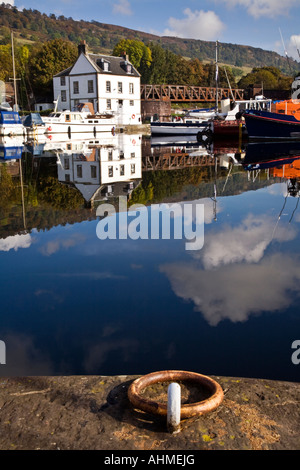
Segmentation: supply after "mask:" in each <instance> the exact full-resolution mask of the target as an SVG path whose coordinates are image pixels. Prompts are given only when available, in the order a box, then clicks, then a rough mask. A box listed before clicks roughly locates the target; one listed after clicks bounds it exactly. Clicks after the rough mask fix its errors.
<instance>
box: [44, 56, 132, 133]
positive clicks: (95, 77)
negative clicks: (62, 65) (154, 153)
mask: <svg viewBox="0 0 300 470" xmlns="http://www.w3.org/2000/svg"><path fill="white" fill-rule="evenodd" d="M53 90H54V99H58V105H57V110H66V109H71V110H72V109H73V108H74V107H75V106H76V105H77V104H78V103H83V102H87V101H89V102H92V103H93V105H94V109H95V111H99V112H101V113H102V112H113V113H114V114H116V124H119V125H128V124H139V123H140V122H141V97H140V77H136V76H135V75H133V74H131V73H128V74H122V75H115V74H110V73H109V72H108V73H99V72H97V71H96V69H95V67H94V66H93V64H92V63H91V62H90V60H89V59H88V57H87V56H86V55H85V54H81V55H80V56H79V57H78V59H77V61H76V63H75V64H74V66H73V68H72V70H71V71H70V72H69V74H66V75H64V76H56V77H54V78H53Z"/></svg>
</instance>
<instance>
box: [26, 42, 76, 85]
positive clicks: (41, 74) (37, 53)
mask: <svg viewBox="0 0 300 470" xmlns="http://www.w3.org/2000/svg"><path fill="white" fill-rule="evenodd" d="M77 55H78V52H77V48H76V46H75V45H74V44H72V43H71V42H70V41H66V40H63V39H54V40H53V41H48V42H45V43H44V44H41V45H40V46H38V47H37V48H36V49H34V50H33V52H32V54H31V56H30V59H29V72H30V76H31V81H32V84H33V86H34V87H35V89H36V90H37V91H38V92H43V93H44V94H45V93H51V92H52V80H53V76H54V75H56V74H57V73H59V72H61V71H62V70H65V69H66V68H68V67H70V66H71V65H73V64H74V62H75V60H76V59H77Z"/></svg>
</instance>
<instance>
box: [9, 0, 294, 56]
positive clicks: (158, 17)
mask: <svg viewBox="0 0 300 470" xmlns="http://www.w3.org/2000/svg"><path fill="white" fill-rule="evenodd" d="M10 3H13V4H14V5H15V6H16V7H18V8H20V9H22V8H31V9H36V10H38V11H40V12H42V13H47V14H50V13H54V14H56V15H57V16H59V15H64V16H66V17H67V18H68V17H72V18H73V19H75V20H80V19H83V20H87V21H91V20H96V21H99V22H103V23H110V24H116V25H121V26H125V27H128V28H132V29H137V30H140V31H145V32H149V33H154V34H158V35H171V36H178V37H186V38H194V39H204V40H211V41H215V40H217V39H218V40H219V41H221V42H227V43H234V44H245V45H250V46H254V47H261V48H262V49H267V50H275V51H276V52H279V53H280V54H281V55H284V54H285V49H286V50H287V52H288V54H289V55H290V56H293V57H294V58H296V59H297V60H300V58H299V55H298V52H297V47H298V49H299V50H300V0H209V1H207V0H184V1H182V0H85V1H82V0H52V1H51V2H49V1H47V2H46V1H43V0H42V1H38V0H10ZM280 31H281V34H282V38H283V41H282V39H281V34H280ZM283 44H284V46H285V47H284V46H283Z"/></svg>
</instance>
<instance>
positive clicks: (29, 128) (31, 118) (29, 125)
mask: <svg viewBox="0 0 300 470" xmlns="http://www.w3.org/2000/svg"><path fill="white" fill-rule="evenodd" d="M23 125H24V127H25V130H26V132H27V136H28V137H36V136H37V135H43V134H45V131H46V124H45V123H44V121H43V119H42V117H41V115H40V114H39V113H30V114H28V115H27V116H25V117H24V120H23Z"/></svg>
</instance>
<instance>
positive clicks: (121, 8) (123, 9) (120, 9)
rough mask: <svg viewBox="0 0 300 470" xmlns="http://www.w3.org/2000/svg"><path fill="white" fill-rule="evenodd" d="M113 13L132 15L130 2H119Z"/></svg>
mask: <svg viewBox="0 0 300 470" xmlns="http://www.w3.org/2000/svg"><path fill="white" fill-rule="evenodd" d="M113 13H114V14H116V15H126V16H130V15H132V10H131V5H130V3H129V1H128V0H119V2H118V3H114V6H113Z"/></svg>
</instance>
